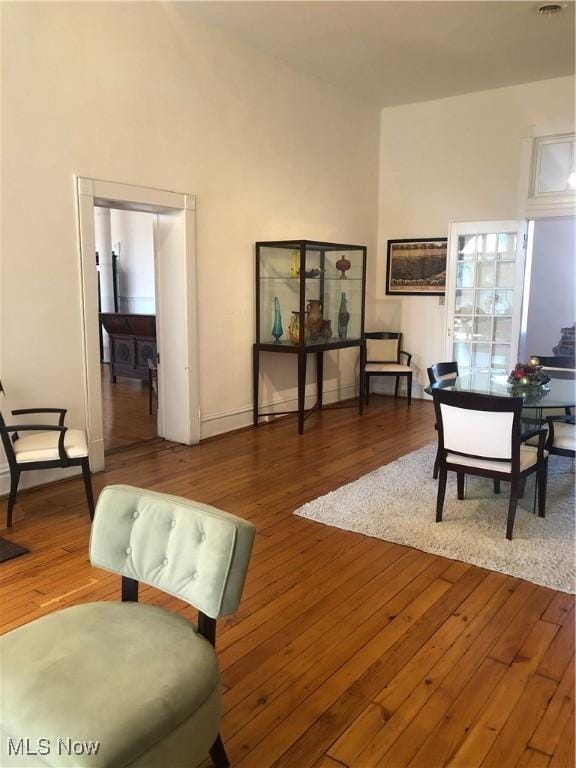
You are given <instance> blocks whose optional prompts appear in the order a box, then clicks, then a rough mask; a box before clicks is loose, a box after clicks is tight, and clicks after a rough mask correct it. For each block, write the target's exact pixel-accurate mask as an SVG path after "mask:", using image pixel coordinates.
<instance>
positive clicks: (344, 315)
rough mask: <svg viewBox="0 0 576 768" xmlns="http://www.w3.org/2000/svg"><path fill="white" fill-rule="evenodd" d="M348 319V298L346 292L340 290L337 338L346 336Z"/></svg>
mask: <svg viewBox="0 0 576 768" xmlns="http://www.w3.org/2000/svg"><path fill="white" fill-rule="evenodd" d="M349 321H350V312H348V300H347V299H346V293H345V292H344V291H342V296H341V297H340V310H339V311H338V338H339V339H346V338H347V336H348V323H349Z"/></svg>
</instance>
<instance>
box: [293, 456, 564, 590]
mask: <svg viewBox="0 0 576 768" xmlns="http://www.w3.org/2000/svg"><path fill="white" fill-rule="evenodd" d="M435 452H436V445H435V444H430V445H427V446H425V447H424V448H422V449H420V450H418V451H414V452H413V453H410V454H408V455H406V456H403V457H402V458H400V459H398V460H397V461H394V462H392V463H391V464H386V465H385V466H383V467H380V469H377V470H375V471H374V472H370V473H369V474H367V475H364V476H363V477H361V478H360V479H359V480H356V481H355V482H353V483H349V484H348V485H344V486H342V487H341V488H338V489H337V490H335V491H332V492H331V493H328V494H326V495H325V496H320V497H319V498H317V499H314V501H310V502H308V503H307V504H304V506H302V507H300V508H299V509H297V510H296V511H295V513H294V514H296V515H299V516H300V517H305V518H307V519H309V520H315V521H316V522H319V523H324V525H331V526H335V527H337V528H343V529H344V530H346V531H355V532H357V533H363V534H365V535H367V536H373V537H375V538H378V539H384V540H386V541H391V542H394V543H396V544H404V545H406V546H409V547H415V548H416V549H420V550H423V551H424V552H430V553H432V554H435V555H442V556H443V557H448V558H451V559H453V560H461V561H462V562H465V563H471V564H473V565H479V566H481V567H482V568H488V569H490V570H492V571H499V572H500V573H506V574H509V575H511V576H516V577H519V578H521V579H526V580H527V581H531V582H533V583H534V584H541V585H543V586H546V587H551V588H552V589H558V590H561V591H563V592H570V593H575V592H576V569H575V558H574V544H575V527H576V526H575V515H574V511H575V509H574V508H575V505H574V462H573V460H572V459H565V458H562V457H559V456H551V457H550V459H549V469H548V494H547V503H546V517H545V518H540V517H538V516H537V515H536V514H534V511H533V501H534V484H533V481H532V482H529V483H528V484H527V487H526V493H525V496H524V499H522V500H521V502H520V503H519V505H518V508H517V512H516V522H515V525H514V538H513V540H512V541H508V540H507V539H506V535H505V534H506V516H507V512H508V493H509V486H508V484H507V483H502V493H501V494H500V495H498V496H496V495H494V493H493V486H492V481H491V480H486V479H484V478H479V477H472V476H470V475H468V476H467V478H466V499H465V500H464V501H458V500H457V499H456V478H455V473H453V472H450V473H448V475H449V480H448V486H447V489H446V502H445V505H444V519H443V522H441V523H436V522H435V511H436V494H437V483H436V481H435V480H433V479H432V467H433V464H434V456H435Z"/></svg>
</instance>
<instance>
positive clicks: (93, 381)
mask: <svg viewBox="0 0 576 768" xmlns="http://www.w3.org/2000/svg"><path fill="white" fill-rule="evenodd" d="M75 187H76V203H77V208H76V212H77V225H78V255H79V261H80V275H81V285H80V302H81V325H82V335H81V344H82V362H83V387H84V403H85V414H86V431H87V433H88V449H89V456H90V466H91V468H92V470H93V471H98V470H101V469H104V466H105V459H104V430H103V422H102V386H101V378H100V377H101V372H100V352H99V340H98V299H97V293H98V291H97V274H96V261H95V258H94V254H95V251H96V246H95V230H94V207H95V206H101V207H110V208H123V209H126V210H133V211H145V212H147V213H156V214H162V213H172V214H174V213H180V214H181V216H178V217H174V218H175V221H176V219H178V221H183V222H184V227H185V233H184V238H183V247H182V249H181V252H179V254H178V258H180V259H181V260H182V267H183V270H184V273H185V275H186V280H185V284H184V285H183V286H180V288H181V290H180V291H179V292H178V295H177V296H173V297H172V300H174V301H181V302H184V304H185V306H184V307H183V310H184V312H185V315H186V318H187V323H186V324H185V327H184V328H183V329H182V332H183V334H184V337H185V348H186V357H187V359H186V361H185V364H184V366H183V368H184V375H185V376H186V377H187V386H186V393H187V401H188V402H187V411H188V413H187V414H184V416H185V421H186V424H185V426H184V431H183V442H185V443H186V444H188V445H192V444H195V443H198V442H199V441H200V397H199V385H198V318H197V298H196V297H197V281H196V238H195V231H196V230H195V223H196V222H195V219H196V198H195V196H194V195H189V194H186V193H179V192H169V191H166V190H161V189H153V188H150V187H141V186H135V185H131V184H121V183H118V182H112V181H104V180H100V179H91V178H86V177H83V176H76V177H75ZM156 256H157V257H160V254H156ZM158 305H159V303H158V302H157V306H158ZM160 311H161V310H160ZM159 391H160V392H162V395H161V399H160V402H159V405H160V408H161V409H162V401H163V398H164V397H168V396H169V395H168V393H167V392H166V385H164V386H162V387H160V386H159ZM160 423H161V422H160ZM167 437H168V438H169V436H167Z"/></svg>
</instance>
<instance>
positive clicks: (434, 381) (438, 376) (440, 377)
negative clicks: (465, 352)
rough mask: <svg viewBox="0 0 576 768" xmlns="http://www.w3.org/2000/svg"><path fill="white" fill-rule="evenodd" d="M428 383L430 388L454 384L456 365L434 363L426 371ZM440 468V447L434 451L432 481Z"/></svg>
mask: <svg viewBox="0 0 576 768" xmlns="http://www.w3.org/2000/svg"><path fill="white" fill-rule="evenodd" d="M427 372H428V381H429V382H430V386H431V387H436V386H442V385H444V386H450V385H451V384H454V383H455V382H456V379H457V378H458V363H457V362H447V363H434V365H431V366H430V368H428V369H427ZM434 429H435V430H438V425H437V424H434ZM439 466H440V445H438V450H437V451H436V459H435V460H434V469H433V471H432V477H433V478H434V480H436V479H437V478H438V468H439Z"/></svg>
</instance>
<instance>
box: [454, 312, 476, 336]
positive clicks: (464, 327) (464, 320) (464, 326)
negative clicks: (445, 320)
mask: <svg viewBox="0 0 576 768" xmlns="http://www.w3.org/2000/svg"><path fill="white" fill-rule="evenodd" d="M454 338H455V339H456V341H469V340H470V339H471V338H472V318H471V317H455V318H454Z"/></svg>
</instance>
